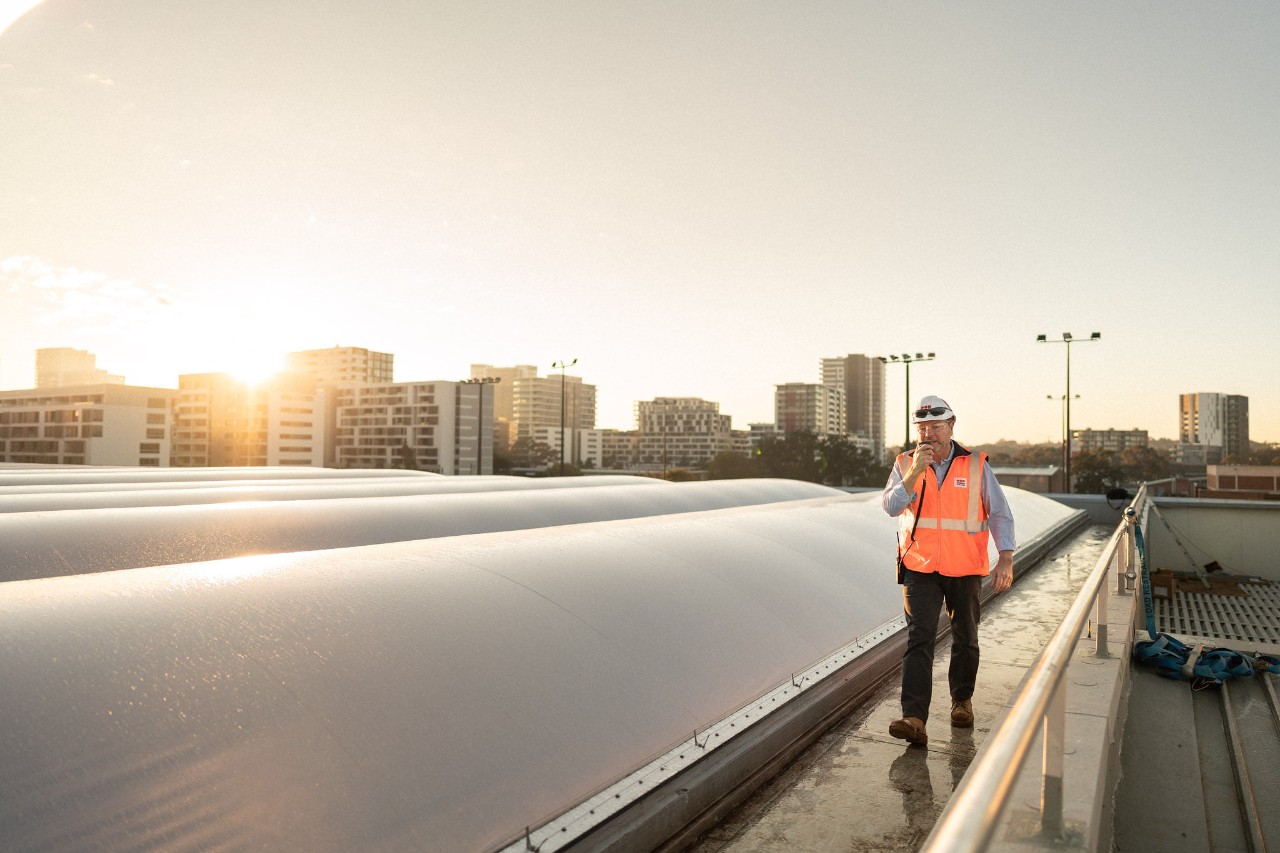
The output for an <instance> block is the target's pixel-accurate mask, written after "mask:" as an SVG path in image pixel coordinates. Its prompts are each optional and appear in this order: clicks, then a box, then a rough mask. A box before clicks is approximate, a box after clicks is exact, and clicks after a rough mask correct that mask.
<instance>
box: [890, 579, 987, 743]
mask: <svg viewBox="0 0 1280 853" xmlns="http://www.w3.org/2000/svg"><path fill="white" fill-rule="evenodd" d="M981 590H982V578H981V577H979V576H978V575H966V576H964V577H958V578H952V577H947V576H946V575H940V574H937V573H935V572H913V571H910V570H907V572H906V576H905V582H904V583H903V585H902V609H903V612H904V613H905V614H906V617H907V651H906V653H905V654H903V656H902V716H904V717H919V718H920V719H922V720H927V719H929V701H930V699H932V698H933V647H934V643H935V642H936V641H937V637H938V612H939V610H941V608H942V606H943V605H944V604H945V605H946V608H947V618H949V619H950V620H951V668H950V669H949V670H948V671H947V682H948V684H949V685H950V687H951V698H952V699H953V700H963V699H970V698H972V697H973V688H974V683H975V682H976V681H977V679H978V618H979V613H980V610H981V608H980V603H979V596H980V594H981Z"/></svg>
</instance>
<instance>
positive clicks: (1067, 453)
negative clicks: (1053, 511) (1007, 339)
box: [1036, 332, 1102, 494]
mask: <svg viewBox="0 0 1280 853" xmlns="http://www.w3.org/2000/svg"><path fill="white" fill-rule="evenodd" d="M1101 339H1102V332H1093V333H1092V334H1090V335H1089V337H1087V338H1080V339H1079V340H1075V339H1074V338H1073V337H1072V335H1071V333H1070V332H1063V333H1062V337H1061V338H1054V339H1053V340H1049V339H1048V338H1047V337H1045V336H1044V335H1036V343H1038V344H1066V345H1067V393H1066V395H1065V396H1063V398H1062V404H1063V406H1064V412H1063V416H1062V420H1063V426H1062V431H1063V442H1062V468H1063V472H1064V475H1065V477H1066V480H1067V494H1071V345H1072V344H1073V343H1074V344H1088V343H1092V342H1094V341H1097V340H1101Z"/></svg>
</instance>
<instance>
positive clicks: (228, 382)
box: [172, 373, 326, 468]
mask: <svg viewBox="0 0 1280 853" xmlns="http://www.w3.org/2000/svg"><path fill="white" fill-rule="evenodd" d="M174 408H175V415H174V430H173V454H172V464H173V465H174V466H176V467H184V468H185V467H197V468H203V467H223V466H233V467H239V466H257V465H306V466H315V467H320V466H323V465H324V451H325V417H326V416H325V410H326V404H325V392H324V391H322V390H319V389H317V388H316V387H315V384H314V383H313V382H312V381H311V380H310V379H309V378H307V377H303V376H298V375H296V374H283V375H281V376H278V377H276V378H275V379H272V380H270V381H268V382H265V383H261V384H258V385H252V384H249V383H246V382H243V381H241V380H238V379H236V378H234V377H232V376H231V375H229V374H226V373H189V374H185V375H182V376H179V377H178V391H177V402H176V403H175V407H174Z"/></svg>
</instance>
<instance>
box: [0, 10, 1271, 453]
mask: <svg viewBox="0 0 1280 853" xmlns="http://www.w3.org/2000/svg"><path fill="white" fill-rule="evenodd" d="M30 6H32V4H30V3H18V4H13V3H10V4H7V5H6V6H5V7H4V15H5V16H0V26H3V25H4V24H5V23H7V22H8V20H9V19H10V18H11V17H15V16H14V15H13V12H12V10H14V9H18V10H21V9H22V8H25V7H30ZM1276 43H1280V9H1275V8H1272V7H1270V6H1249V7H1227V8H1212V9H1211V8H1207V7H1206V8H1198V7H1185V8H1178V9H1177V10H1176V11H1175V12H1170V11H1169V10H1168V9H1167V7H1164V6H1161V5H1159V4H1153V3H1138V4H1125V5H1123V6H1117V5H1112V4H1101V3H1096V4H1074V5H1072V6H1069V7H1067V6H1061V5H1059V4H1051V3H1030V4H1025V5H1019V6H1016V7H1010V6H1007V5H999V4H986V3H973V4H964V5H963V6H953V5H949V4H924V5H921V6H916V7H898V6H884V5H881V4H870V3H865V4H864V3H850V4H844V5H840V6H831V5H827V4H816V3H802V4H799V5H796V6H788V7H786V8H783V7H780V6H776V5H773V4H764V3H745V4H743V3H737V4H732V5H730V4H714V3H713V4H705V5H699V6H696V7H686V6H682V5H678V4H670V5H659V6H655V5H653V4H639V3H612V4H608V5H596V4H586V3H565V4H561V5H558V6H555V7H547V8H541V9H538V10H536V11H535V10H532V9H522V8H519V7H510V6H508V5H505V4H491V5H488V6H486V5H484V4H476V3H467V4H462V3H451V2H438V3H433V4H428V5H427V6H424V7H417V6H413V5H411V4H393V5H391V6H388V7H385V8H384V9H383V10H382V11H381V12H379V13H377V14H374V13H372V12H370V11H368V10H362V9H357V8H347V7H345V6H342V5H341V4H314V3H287V2H282V3H279V4H270V5H269V6H265V5H263V4H254V3H248V2H231V3H227V4H223V5H221V6H219V7H218V8H217V9H216V10H215V9H211V8H204V7H199V6H194V5H193V6H189V7H188V6H182V7H173V6H171V5H169V4H164V3H159V2H151V0H146V2H139V3H134V4H127V5H123V6H122V5H120V4H111V3H106V2H96V0H46V2H44V3H41V4H39V5H36V6H34V8H32V9H31V11H30V12H28V13H27V14H26V15H25V16H23V17H21V18H18V19H16V20H15V21H14V23H13V24H12V25H10V26H9V27H8V28H6V29H4V30H3V32H0V110H2V111H3V114H5V115H6V117H7V121H6V124H7V128H8V132H6V134H4V135H3V137H0V298H2V299H3V300H4V302H3V310H2V311H0V341H3V343H2V344H0V387H3V388H23V387H31V385H33V382H32V377H33V373H34V361H33V359H34V350H35V349H37V348H42V347H58V346H68V347H74V348H79V349H85V350H89V351H92V352H94V353H96V354H97V356H98V363H99V366H101V367H103V368H104V369H107V370H109V371H111V372H113V373H117V374H123V375H124V376H125V377H126V379H127V381H128V382H129V383H130V384H137V385H154V386H158V387H176V380H177V376H178V375H179V374H181V373H197V372H213V371H222V370H229V371H231V372H235V373H239V372H244V371H246V370H249V369H251V368H254V367H262V366H263V365H264V364H266V363H268V362H270V361H272V360H273V359H274V360H277V361H279V360H282V359H283V355H284V353H286V352H290V351H299V350H305V349H314V348H319V347H325V346H332V345H335V344H340V345H344V346H362V347H369V348H370V349H375V350H378V351H384V352H393V353H395V354H396V357H397V360H396V374H397V379H399V380H403V381H417V380H422V379H462V378H464V377H466V376H467V375H468V371H469V366H470V365H471V364H472V363H489V364H536V365H537V366H538V368H539V370H540V371H542V372H544V373H550V372H551V368H550V365H551V364H552V363H553V362H555V361H558V360H568V359H572V358H577V359H579V363H578V365H577V371H576V372H577V374H578V375H581V376H583V377H585V378H586V379H587V380H588V381H591V382H592V383H594V384H596V385H597V386H598V387H599V400H598V411H599V413H598V417H597V422H598V425H599V426H601V427H603V428H618V429H628V428H631V426H633V424H634V418H633V416H632V411H633V406H634V404H635V402H636V401H638V400H646V399H653V398H655V397H660V396H691V397H701V398H703V399H706V400H712V401H716V402H718V403H719V404H720V406H721V410H722V411H724V412H725V413H726V414H729V415H731V416H732V417H733V420H734V424H733V425H734V428H735V429H746V427H747V424H749V423H752V422H771V421H772V420H773V411H772V408H773V389H774V386H776V385H778V384H783V383H787V382H807V383H813V382H817V381H818V376H819V370H820V362H821V360H822V359H823V358H832V357H840V356H843V355H846V354H849V353H864V354H866V355H870V356H878V355H885V356H887V355H890V354H901V353H904V352H909V353H913V354H914V353H915V352H918V351H927V352H936V353H937V358H936V361H933V362H929V363H927V364H921V365H917V366H914V368H913V370H912V373H911V392H912V397H913V398H916V399H918V398H919V397H921V396H923V395H924V394H929V393H934V394H938V395H940V396H943V397H945V398H946V399H948V401H949V402H951V403H952V405H953V406H954V407H955V408H956V410H957V413H958V416H959V421H958V424H957V438H958V439H960V440H962V441H968V442H971V443H983V442H991V441H996V440H999V439H1013V440H1021V441H1033V442H1045V441H1049V442H1053V441H1061V406H1060V403H1058V402H1057V401H1055V400H1052V399H1047V398H1048V397H1049V396H1050V395H1052V396H1055V397H1057V396H1060V395H1061V394H1062V393H1063V392H1064V372H1065V358H1064V356H1065V354H1064V352H1063V349H1064V348H1063V347H1061V346H1057V347H1047V346H1039V345H1037V344H1036V343H1035V336H1036V335H1037V334H1047V335H1048V336H1049V337H1050V338H1056V337H1059V336H1060V335H1061V333H1062V332H1063V331H1070V332H1072V333H1074V334H1075V335H1077V336H1088V334H1089V333H1091V332H1094V331H1099V332H1101V333H1102V340H1101V341H1100V342H1098V343H1095V344H1091V345H1090V346H1089V347H1080V348H1073V349H1072V353H1071V385H1072V389H1071V390H1072V394H1073V395H1074V394H1077V393H1078V394H1080V395H1081V398H1080V399H1079V400H1074V399H1073V401H1072V418H1071V421H1072V427H1073V428H1077V429H1083V428H1094V429H1107V428H1116V429H1145V430H1148V432H1149V433H1150V434H1151V436H1152V437H1153V438H1166V437H1170V438H1171V437H1176V436H1177V430H1178V422H1177V418H1178V404H1177V400H1178V395H1179V394H1184V393H1196V392H1203V391H1209V392H1216V393H1223V394H1239V395H1244V396H1247V397H1249V398H1250V401H1251V411H1250V416H1251V418H1250V420H1251V437H1252V438H1253V439H1254V440H1256V441H1269V442H1276V441H1280V401H1277V400H1276V399H1275V396H1274V395H1272V394H1269V393H1268V392H1269V391H1270V389H1271V388H1273V387H1274V385H1275V380H1274V378H1273V377H1274V376H1275V375H1276V374H1277V372H1278V370H1280V348H1276V347H1273V346H1270V345H1269V344H1268V343H1267V341H1268V339H1269V333H1270V328H1269V322H1270V318H1271V317H1274V316H1276V315H1277V312H1278V311H1280V289H1278V288H1277V287H1276V286H1275V283H1276V280H1277V277H1278V274H1280V256H1278V255H1277V253H1276V252H1275V250H1274V248H1273V243H1274V240H1273V239H1272V238H1271V235H1272V234H1273V232H1274V231H1275V226H1276V225H1277V224H1278V223H1280V191H1278V190H1280V165H1277V163H1276V162H1275V158H1274V157H1273V156H1272V153H1271V152H1273V151H1274V150H1275V149H1276V148H1277V147H1278V143H1280V104H1278V103H1277V101H1276V99H1275V98H1274V97H1273V95H1272V85H1271V81H1273V80H1275V79H1277V78H1278V77H1280V74H1278V73H1277V72H1280V58H1277V55H1276V52H1275V51H1274V49H1273V46H1274V44H1276ZM903 374H904V371H903V370H901V369H897V368H895V367H893V366H892V365H890V366H888V367H887V369H886V373H885V432H886V436H887V437H888V439H889V440H890V441H892V440H893V439H895V438H896V437H897V436H898V435H899V434H900V433H901V432H902V428H903V412H904V409H905V408H906V401H905V399H904V387H903V384H904V379H905V377H904V375H903ZM1130 382H1132V386H1130ZM912 402H914V400H913V401H912Z"/></svg>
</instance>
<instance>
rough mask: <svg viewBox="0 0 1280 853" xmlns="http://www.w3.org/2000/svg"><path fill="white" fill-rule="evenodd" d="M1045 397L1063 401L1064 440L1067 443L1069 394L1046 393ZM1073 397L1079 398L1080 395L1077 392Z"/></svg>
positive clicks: (1074, 398)
mask: <svg viewBox="0 0 1280 853" xmlns="http://www.w3.org/2000/svg"><path fill="white" fill-rule="evenodd" d="M1044 397H1045V399H1046V400H1058V401H1059V402H1061V403H1062V442H1063V444H1064V445H1065V444H1066V442H1067V403H1068V400H1067V395H1066V394H1045V395H1044ZM1072 399H1073V400H1079V399H1080V395H1079V394H1076V395H1074V396H1073V397H1072Z"/></svg>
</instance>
